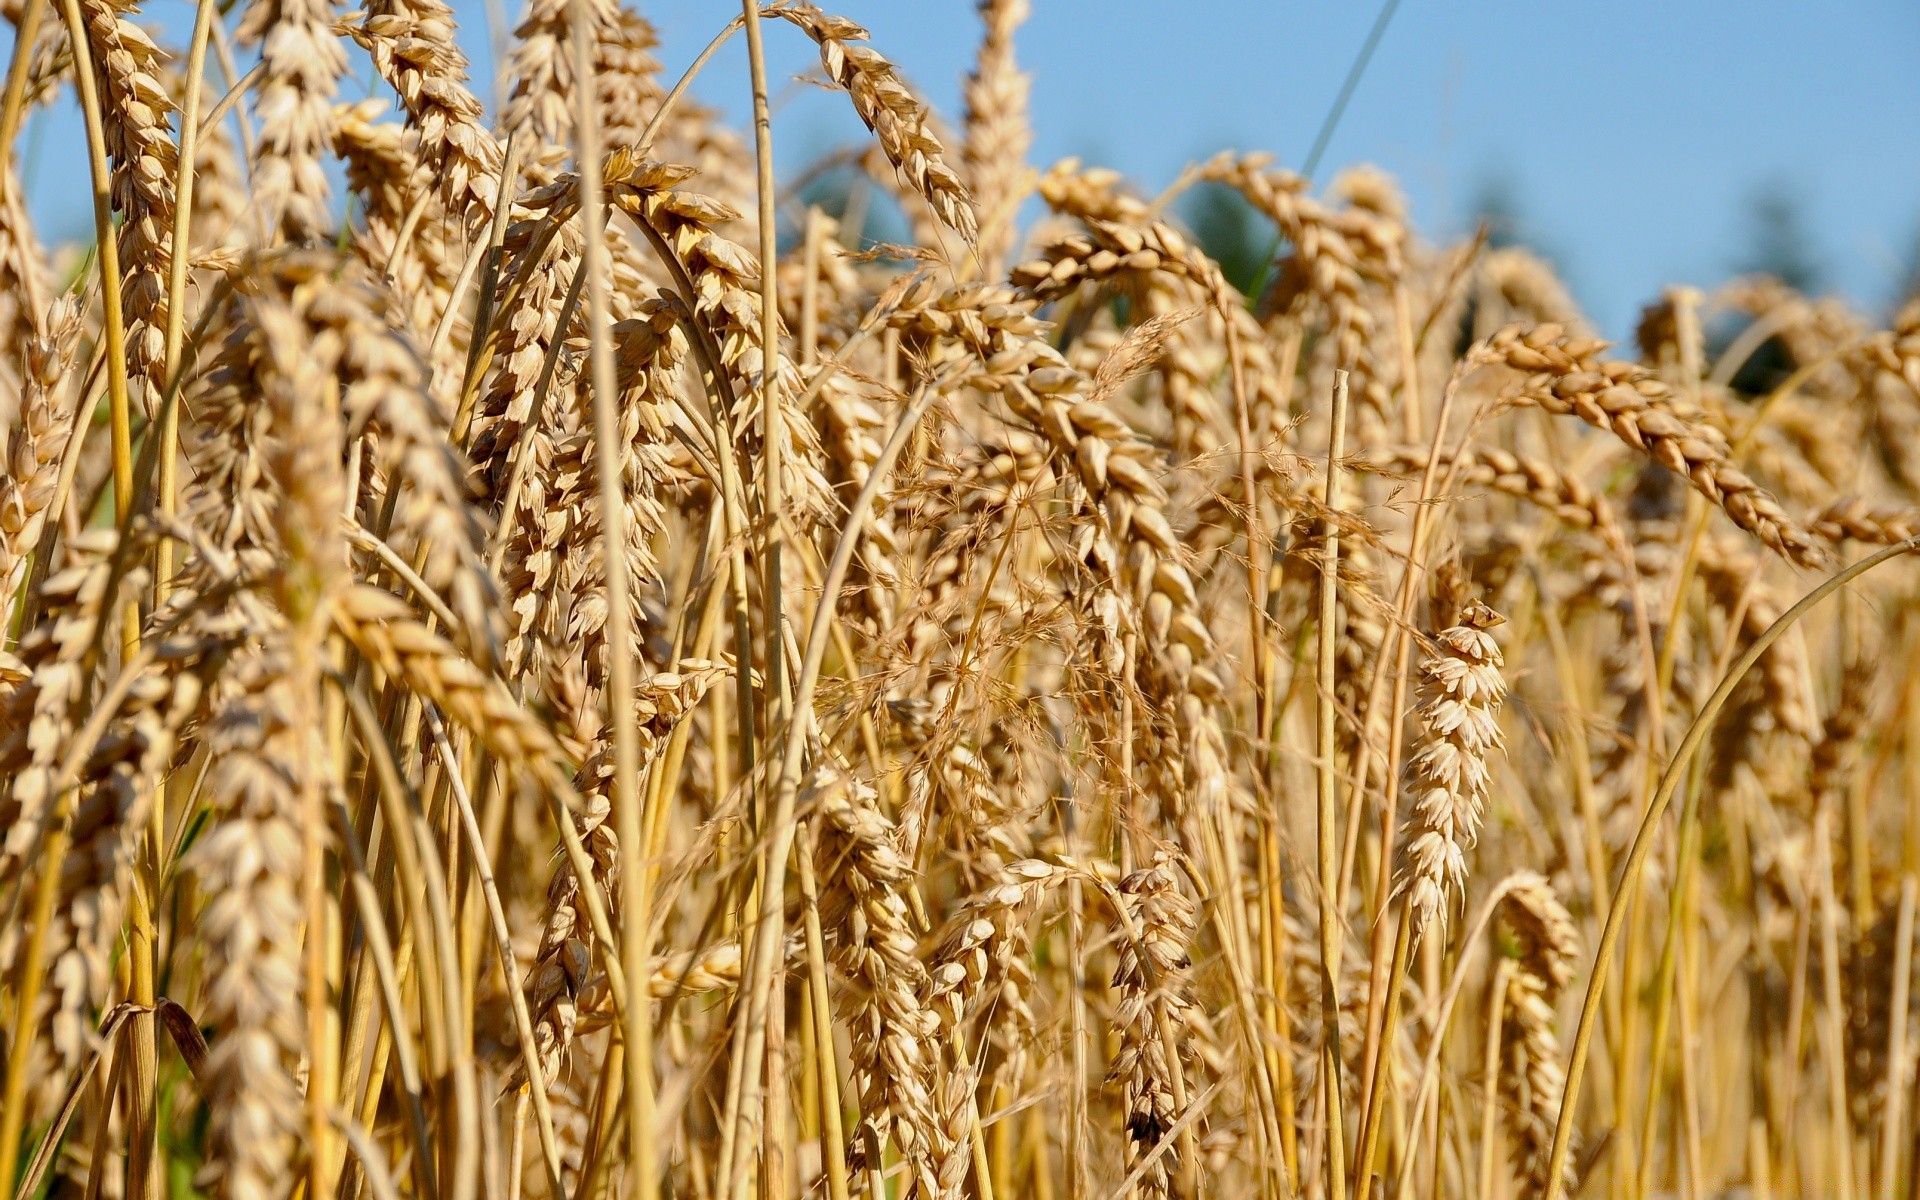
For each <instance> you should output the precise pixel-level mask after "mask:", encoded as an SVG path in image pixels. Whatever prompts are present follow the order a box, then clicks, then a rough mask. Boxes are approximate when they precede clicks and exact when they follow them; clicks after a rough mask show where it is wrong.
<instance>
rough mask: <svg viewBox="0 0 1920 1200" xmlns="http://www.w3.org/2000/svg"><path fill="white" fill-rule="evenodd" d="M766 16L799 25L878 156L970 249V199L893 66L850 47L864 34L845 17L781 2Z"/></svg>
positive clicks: (920, 107)
mask: <svg viewBox="0 0 1920 1200" xmlns="http://www.w3.org/2000/svg"><path fill="white" fill-rule="evenodd" d="M767 12H768V15H769V16H776V17H782V18H784V19H785V20H787V21H789V22H791V23H792V24H794V25H796V26H798V27H799V28H800V29H801V30H802V31H804V32H805V33H806V35H807V36H808V37H810V38H812V39H813V40H814V41H815V42H817V43H818V44H819V46H820V64H821V66H823V67H825V68H826V72H827V77H828V78H829V79H832V80H833V81H834V82H835V83H836V84H839V85H840V86H841V87H842V88H845V89H846V92H847V95H848V96H849V97H850V98H851V99H852V100H853V109H854V111H855V112H856V113H858V114H860V119H861V120H862V121H863V122H865V123H866V126H867V128H868V129H870V130H872V131H873V135H874V137H875V138H876V139H877V140H878V141H879V143H880V149H881V151H882V152H883V153H885V154H886V156H887V158H888V160H889V161H890V162H892V163H893V165H894V167H895V169H897V170H898V171H899V172H900V174H901V175H902V176H904V177H905V178H906V180H907V182H908V183H910V184H912V185H913V187H914V188H915V189H916V190H918V191H919V193H920V194H921V195H922V196H924V197H925V198H926V201H927V203H928V204H929V205H930V206H932V208H933V211H934V214H935V215H936V216H938V217H939V218H940V221H941V223H942V224H944V225H946V227H947V228H949V229H951V230H953V231H954V232H955V233H957V234H959V235H960V236H961V237H962V238H963V239H965V240H966V242H967V243H968V244H969V245H971V244H972V243H973V241H974V239H975V237H976V235H977V233H978V227H977V220H976V218H975V216H974V211H973V197H971V196H970V195H968V194H967V188H966V185H965V184H963V183H961V182H960V176H959V174H958V173H956V172H955V171H954V169H953V168H952V167H951V166H949V165H947V159H946V154H947V152H946V148H945V147H944V146H942V145H941V144H940V139H939V138H937V137H935V136H934V134H933V130H932V129H930V128H929V127H928V115H927V110H926V107H925V106H924V105H922V104H921V103H920V101H918V100H917V99H915V98H914V96H913V93H912V92H910V91H908V90H907V86H906V85H905V84H904V83H902V82H901V81H900V76H899V73H898V72H897V71H896V70H895V69H894V66H893V64H892V63H890V62H888V61H887V60H886V59H885V58H884V57H882V56H881V54H880V52H879V51H877V50H875V49H873V48H872V47H871V46H855V45H852V44H851V43H854V42H864V41H866V40H867V31H866V30H865V29H862V28H861V27H860V26H859V25H856V24H855V23H853V22H852V21H849V20H847V19H846V18H845V17H836V16H830V15H828V14H827V13H824V12H822V11H820V10H819V9H818V8H816V7H814V6H813V5H811V4H801V3H796V2H794V0H783V2H782V3H780V4H778V5H775V6H773V7H772V8H769V9H768V10H767Z"/></svg>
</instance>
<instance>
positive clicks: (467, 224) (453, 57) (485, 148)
mask: <svg viewBox="0 0 1920 1200" xmlns="http://www.w3.org/2000/svg"><path fill="white" fill-rule="evenodd" d="M453 29H454V21H453V10H452V9H450V8H448V7H447V6H446V5H445V4H444V3H442V2H441V0H375V2H374V3H371V4H369V5H368V6H367V11H366V14H365V15H364V16H363V17H362V18H361V19H360V20H359V21H358V22H354V23H350V24H349V25H347V26H346V27H345V29H344V30H343V32H345V33H346V34H347V35H348V36H350V37H352V38H353V40H354V41H356V42H358V43H360V45H361V46H362V47H364V48H365V49H366V50H367V52H368V53H369V54H371V55H372V56H373V65H374V67H375V69H376V70H378V71H379V72H380V76H381V78H383V79H385V80H386V81H387V83H388V85H389V86H391V87H392V88H393V90H394V92H395V94H396V95H398V96H399V98H400V106H401V107H402V108H404V109H405V110H406V113H407V124H408V125H409V126H410V127H412V128H414V129H417V130H418V131H419V133H420V158H421V161H422V162H423V163H424V164H425V165H426V166H427V168H428V169H429V170H431V171H432V172H433V174H434V177H435V178H436V179H437V181H438V188H439V192H440V195H441V197H442V198H443V199H444V200H445V201H446V205H447V210H448V212H449V213H451V214H453V215H454V216H455V217H457V218H458V221H459V239H458V240H460V241H462V242H464V241H465V240H466V239H467V236H468V235H469V234H470V233H471V232H472V231H473V230H476V229H479V228H480V227H481V226H482V225H484V224H485V223H486V221H487V220H488V219H490V218H491V217H492V216H493V206H494V195H495V193H496V192H497V191H498V190H499V186H500V168H501V166H502V162H501V151H500V143H499V142H497V141H495V140H494V137H493V134H492V133H491V132H489V131H488V129H487V127H486V125H485V123H484V122H483V120H482V116H483V112H482V107H481V104H480V101H479V99H478V98H477V97H475V96H474V94H473V92H472V90H471V89H469V88H468V86H467V56H466V55H465V54H464V53H462V52H461V50H460V47H459V46H458V45H456V44H455V43H454V39H453Z"/></svg>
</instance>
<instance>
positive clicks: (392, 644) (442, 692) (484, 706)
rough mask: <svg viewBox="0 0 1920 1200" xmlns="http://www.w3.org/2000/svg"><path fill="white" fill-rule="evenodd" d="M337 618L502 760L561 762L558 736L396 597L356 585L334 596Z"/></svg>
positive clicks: (380, 661)
mask: <svg viewBox="0 0 1920 1200" xmlns="http://www.w3.org/2000/svg"><path fill="white" fill-rule="evenodd" d="M334 622H335V624H337V625H338V626H339V627H340V631H341V633H343V634H345V635H346V637H347V638H348V640H350V641H351V642H353V644H354V645H355V646H356V647H358V649H359V650H360V652H361V653H362V654H364V655H366V656H367V659H368V661H370V662H372V663H373V664H374V665H376V666H378V667H379V668H380V669H381V670H382V671H385V672H386V673H387V674H388V675H389V676H391V677H393V678H394V679H397V680H400V681H402V682H403V683H404V684H405V685H406V686H407V687H408V688H410V689H412V690H413V691H415V692H418V693H419V694H420V696H421V697H422V698H423V699H426V700H429V701H431V702H433V703H434V704H437V705H439V706H440V708H441V710H442V711H444V712H445V713H446V714H447V715H448V716H449V717H451V718H452V719H453V720H454V722H455V723H456V724H458V725H460V726H461V727H462V728H464V729H467V730H469V731H471V732H472V733H474V734H475V735H476V736H477V738H478V739H479V741H480V743H481V744H482V745H484V746H485V747H486V748H487V749H488V750H489V751H491V752H492V753H493V754H494V756H495V757H497V758H499V759H500V760H501V761H503V762H507V763H515V764H530V765H534V766H544V765H545V764H549V763H552V762H555V761H557V760H558V758H559V743H558V742H557V741H556V740H555V739H554V737H553V734H552V733H550V732H549V731H548V730H547V728H546V727H545V726H544V725H542V724H541V723H540V722H539V721H537V720H536V719H534V717H533V716H532V715H531V714H529V713H528V712H527V711H526V710H525V709H524V708H522V707H521V706H520V705H519V704H517V703H515V701H514V699H513V697H512V695H511V694H509V693H508V691H507V690H506V688H505V686H504V685H502V684H501V683H500V682H499V681H498V680H496V679H493V678H492V677H490V676H488V675H487V674H486V673H485V672H484V671H482V670H480V668H479V667H477V666H475V665H474V664H473V662H472V661H471V660H469V659H468V658H466V657H465V656H464V655H462V654H461V653H460V652H459V651H458V650H457V649H455V648H454V645H453V643H451V642H449V641H447V640H446V639H445V638H443V637H441V636H440V635H438V634H436V633H434V632H433V631H432V630H430V629H428V628H427V627H426V626H425V625H422V624H421V623H420V622H419V621H417V620H416V619H415V618H414V616H413V613H412V610H410V609H409V608H408V607H407V605H406V604H405V602H403V601H402V600H400V599H399V598H398V597H396V596H394V595H392V594H391V593H388V592H383V591H381V590H380V589H378V588H374V587H368V586H366V585H365V584H359V585H355V586H354V587H352V588H349V589H347V590H346V591H345V592H343V593H341V595H340V596H339V597H338V599H337V600H336V601H335V604H334Z"/></svg>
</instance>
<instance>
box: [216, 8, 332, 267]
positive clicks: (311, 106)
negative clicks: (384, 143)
mask: <svg viewBox="0 0 1920 1200" xmlns="http://www.w3.org/2000/svg"><path fill="white" fill-rule="evenodd" d="M334 24H335V16H334V7H333V5H332V4H331V3H330V2H329V0H254V2H253V3H252V4H249V5H248V6H247V13H246V16H245V17H244V18H243V19H242V20H241V22H240V28H239V30H238V31H237V32H238V35H239V37H240V39H241V41H243V42H246V43H250V44H253V45H258V46H259V47H260V62H261V65H262V69H263V72H264V73H263V74H262V76H261V79H260V89H259V91H258V92H257V93H256V94H255V96H254V112H255V114H256V115H257V116H258V118H259V121H260V139H259V141H258V142H257V143H256V144H255V149H254V189H255V190H254V203H256V204H258V205H259V207H260V215H261V218H262V220H263V221H264V222H265V223H266V225H267V227H268V228H269V229H273V230H276V231H278V232H280V233H281V234H282V235H284V236H285V237H286V239H287V240H288V241H289V242H292V243H294V244H295V245H303V244H308V243H312V242H316V241H319V240H321V239H323V238H325V237H326V234H327V228H328V226H329V225H330V224H331V223H332V222H331V220H330V216H331V214H330V213H329V212H328V209H327V177H326V172H325V170H324V163H323V161H322V156H323V155H325V154H326V153H327V152H328V151H329V150H331V148H332V145H333V139H334V136H335V135H334V108H333V96H334V92H335V91H336V90H337V88H338V87H339V79H340V76H341V75H343V74H345V73H346V69H347V55H346V51H345V48H344V47H342V46H341V45H340V39H339V35H338V34H336V33H335V32H334ZM195 194H196V196H197V195H198V188H196V189H195Z"/></svg>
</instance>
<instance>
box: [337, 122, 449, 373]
mask: <svg viewBox="0 0 1920 1200" xmlns="http://www.w3.org/2000/svg"><path fill="white" fill-rule="evenodd" d="M386 107H387V106H386V104H385V103H384V102H382V101H380V100H377V99H369V100H362V101H360V102H359V103H357V104H350V105H340V106H338V107H336V108H335V109H334V114H333V128H334V149H335V152H336V153H338V154H339V156H340V157H341V158H342V159H343V160H344V161H345V162H346V165H347V188H348V190H349V191H351V192H352V193H353V194H354V196H355V197H356V199H357V200H358V207H359V209H360V212H361V213H362V221H361V222H360V223H359V224H358V226H357V227H356V228H355V229H354V230H353V235H352V243H351V244H352V248H353V252H354V256H355V257H356V258H358V259H359V260H360V261H361V262H362V263H363V264H364V265H365V266H366V268H367V270H368V271H369V272H370V273H371V274H372V275H373V276H374V277H375V278H380V279H384V280H385V281H386V283H387V285H388V287H389V288H391V294H390V295H391V298H390V302H389V306H390V308H392V310H393V311H395V312H399V313H402V314H404V316H405V318H406V323H407V327H408V328H409V329H411V330H412V331H413V333H414V335H415V336H416V337H417V338H425V337H426V336H427V335H428V334H429V333H430V332H431V331H432V329H433V328H434V326H435V324H436V323H437V322H438V321H439V319H440V314H441V313H442V312H443V311H444V310H445V308H446V305H447V296H448V293H449V291H450V289H451V287H452V284H453V279H454V276H455V274H457V273H458V269H459V267H458V263H457V262H455V263H452V264H451V266H450V265H449V262H450V258H451V255H450V253H449V249H450V248H449V247H448V245H447V242H446V237H445V233H446V229H447V219H446V211H445V209H444V208H443V207H442V206H441V204H440V200H439V197H438V196H437V195H436V194H434V191H433V186H432V182H431V178H430V176H429V174H428V172H427V169H426V168H425V167H424V166H423V165H422V164H421V162H420V159H419V155H418V149H419V140H420V139H419V135H418V134H417V133H415V132H414V131H413V130H410V129H407V128H406V127H405V126H402V125H397V124H394V123H392V122H386V121H378V122H376V120H375V118H376V117H378V116H379V115H380V114H381V113H382V112H384V111H385V110H386ZM423 195H424V196H425V197H426V200H425V207H424V208H423V209H422V211H421V215H420V219H419V220H418V221H416V222H415V223H414V227H413V234H412V236H411V237H410V238H409V239H408V240H407V242H406V244H405V246H404V247H403V246H402V245H401V243H400V234H401V232H402V230H403V229H404V228H405V226H406V221H407V215H408V214H409V213H410V212H411V211H412V209H413V206H414V204H415V202H416V200H417V199H418V198H420V197H421V196H423Z"/></svg>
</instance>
